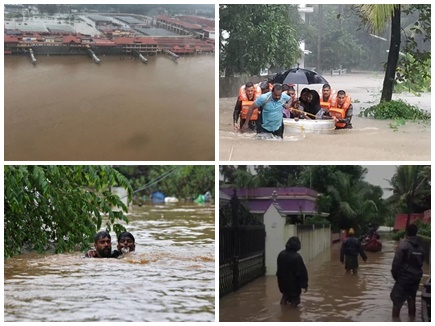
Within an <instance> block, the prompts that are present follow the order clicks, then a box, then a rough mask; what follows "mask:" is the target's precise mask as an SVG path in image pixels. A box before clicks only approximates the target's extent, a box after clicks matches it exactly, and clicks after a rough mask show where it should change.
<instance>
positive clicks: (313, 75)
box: [272, 68, 328, 85]
mask: <svg viewBox="0 0 435 326" xmlns="http://www.w3.org/2000/svg"><path fill="white" fill-rule="evenodd" d="M272 83H279V84H304V85H309V84H328V81H327V80H326V79H325V78H323V77H322V76H321V75H319V74H318V73H317V72H315V71H312V70H308V69H304V68H292V69H289V70H287V71H284V72H282V73H279V74H276V75H275V77H274V78H273V79H272Z"/></svg>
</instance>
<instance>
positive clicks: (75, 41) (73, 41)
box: [62, 35, 82, 44]
mask: <svg viewBox="0 0 435 326" xmlns="http://www.w3.org/2000/svg"><path fill="white" fill-rule="evenodd" d="M62 43H63V44H81V43H82V40H81V39H79V38H78V37H75V36H73V35H68V36H64V37H63V38H62Z"/></svg>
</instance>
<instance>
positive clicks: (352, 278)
mask: <svg viewBox="0 0 435 326" xmlns="http://www.w3.org/2000/svg"><path fill="white" fill-rule="evenodd" d="M395 245H396V243H395V242H394V241H384V243H383V251H382V252H381V253H370V252H369V253H367V256H368V261H367V263H363V262H362V261H361V262H360V269H359V271H358V275H351V274H346V273H345V270H344V267H343V265H341V263H340V261H339V244H335V245H333V246H332V247H331V249H330V250H327V251H325V253H322V254H320V255H319V256H318V257H317V258H316V259H315V260H314V261H312V262H309V263H307V264H306V265H307V269H308V273H309V282H308V292H307V293H303V294H302V296H301V305H300V307H299V308H297V309H292V308H291V307H290V306H289V305H287V306H282V305H280V304H279V301H280V299H281V294H280V293H279V290H278V285H277V281H276V277H275V276H266V277H262V278H259V279H257V280H255V281H253V282H252V283H250V284H248V285H246V286H245V287H243V288H241V289H240V290H239V291H238V292H235V293H232V294H229V295H228V296H225V297H223V298H221V299H220V302H219V309H220V317H219V320H220V321H273V322H275V321H288V322H310V321H314V322H341V321H343V322H345V321H347V322H349V321H364V322H388V321H392V318H391V310H392V302H391V300H390V292H391V289H392V288H393V285H394V281H393V278H392V277H391V272H390V270H391V263H392V261H393V257H394V250H395ZM423 270H424V273H425V274H424V275H423V279H422V284H423V283H424V282H425V281H426V280H427V279H428V278H429V266H428V265H425V266H424V268H423ZM420 289H422V286H421V287H420ZM420 297H421V292H420V291H419V292H418V293H417V310H418V313H417V321H421V313H420V312H421V299H420ZM401 319H402V321H408V320H409V318H408V316H407V307H406V306H404V307H403V308H402V311H401Z"/></svg>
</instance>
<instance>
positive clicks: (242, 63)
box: [219, 4, 303, 76]
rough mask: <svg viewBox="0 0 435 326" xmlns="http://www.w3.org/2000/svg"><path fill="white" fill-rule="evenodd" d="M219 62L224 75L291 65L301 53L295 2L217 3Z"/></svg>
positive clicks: (299, 23)
mask: <svg viewBox="0 0 435 326" xmlns="http://www.w3.org/2000/svg"><path fill="white" fill-rule="evenodd" d="M219 28H220V55H219V60H220V66H219V69H220V70H221V71H222V72H225V76H234V75H237V74H249V75H258V74H259V73H260V71H261V70H262V69H265V68H270V67H291V66H293V65H295V64H296V62H297V60H298V58H299V57H300V55H301V52H300V49H299V42H300V41H301V40H302V37H303V36H302V35H301V19H300V17H299V13H298V11H297V7H296V6H295V5H251V4H247V5H219Z"/></svg>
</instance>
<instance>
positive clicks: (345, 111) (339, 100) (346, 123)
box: [329, 90, 353, 129]
mask: <svg viewBox="0 0 435 326" xmlns="http://www.w3.org/2000/svg"><path fill="white" fill-rule="evenodd" d="M351 100H352V98H351V97H350V95H348V94H346V92H345V91H344V90H339V91H338V92H337V97H336V98H335V99H333V100H332V104H331V108H330V109H329V112H330V115H331V116H335V117H336V118H337V122H336V123H335V127H336V128H337V129H352V123H351V120H352V115H353V106H352V103H351Z"/></svg>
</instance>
